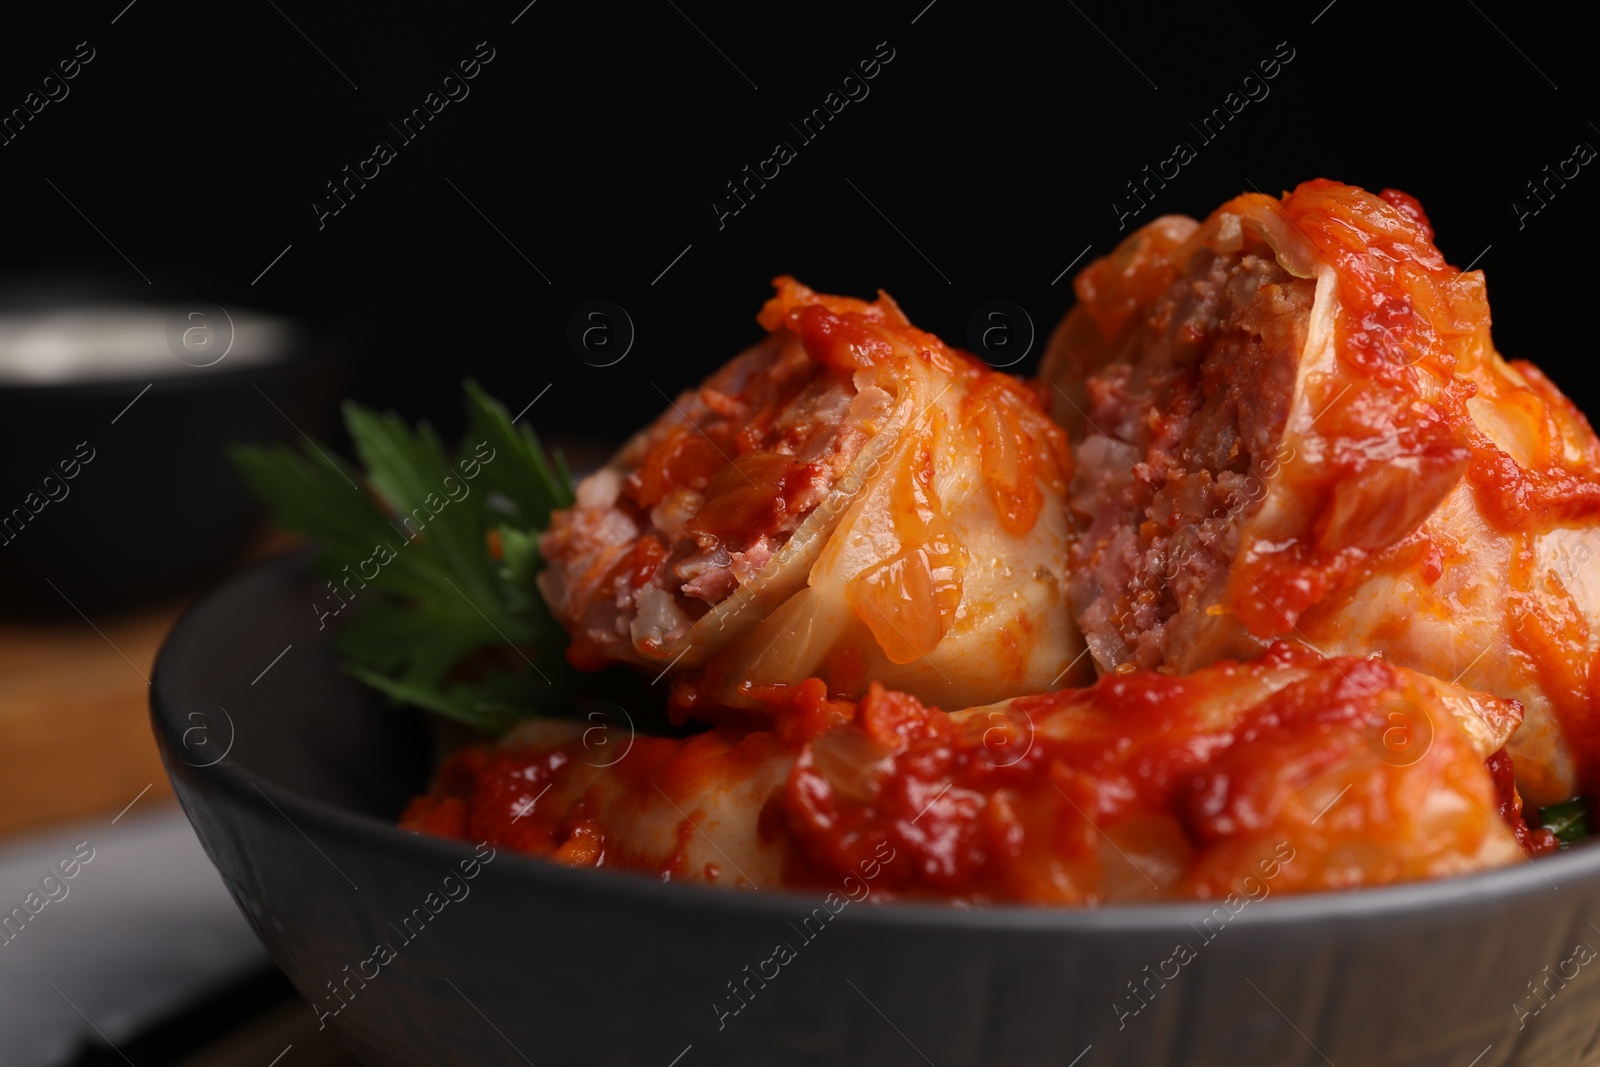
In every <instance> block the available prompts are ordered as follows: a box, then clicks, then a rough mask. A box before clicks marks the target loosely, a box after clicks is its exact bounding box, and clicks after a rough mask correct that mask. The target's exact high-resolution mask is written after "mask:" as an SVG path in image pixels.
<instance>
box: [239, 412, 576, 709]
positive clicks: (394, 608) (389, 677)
mask: <svg viewBox="0 0 1600 1067" xmlns="http://www.w3.org/2000/svg"><path fill="white" fill-rule="evenodd" d="M465 390H466V405H467V414H468V425H469V429H468V432H467V435H466V439H465V440H464V441H463V443H462V445H461V447H460V448H459V449H458V450H457V452H456V458H455V462H454V463H452V462H451V458H450V456H448V455H447V454H446V452H445V449H444V447H443V445H442V444H441V443H440V441H439V437H438V435H437V434H436V433H435V432H434V430H433V428H432V427H431V426H429V425H428V424H426V423H423V424H421V425H419V426H418V427H417V428H416V429H412V428H411V427H409V426H408V425H407V424H406V423H405V422H404V421H403V420H402V419H401V418H400V417H399V416H398V415H395V414H394V413H392V412H391V413H388V414H379V413H377V412H375V411H373V410H371V409H369V408H364V407H362V406H360V405H359V404H355V403H353V402H348V401H347V402H346V403H345V405H344V417H345V425H346V426H347V427H348V429H349V431H350V439H351V441H352V442H353V443H354V445H355V451H356V455H357V457H358V458H359V459H360V461H361V464H362V466H363V467H364V468H365V475H364V477H363V476H362V475H361V474H359V473H358V472H355V471H353V470H351V468H350V467H349V465H348V464H346V463H345V462H344V461H343V460H341V459H340V458H339V457H337V456H335V455H333V454H332V453H330V452H329V451H328V450H327V449H325V448H322V447H321V446H319V445H316V444H314V443H310V442H307V443H306V444H305V445H303V446H302V447H301V448H299V449H294V448H290V447H288V446H285V445H275V446H271V447H259V446H252V445H239V446H235V447H234V448H233V449H232V450H231V455H232V458H233V460H234V462H235V463H236V464H237V465H238V466H239V468H240V470H241V471H242V472H243V473H244V476H245V478H246V479H247V480H248V481H249V482H250V484H251V486H252V488H253V489H254V490H255V491H256V493H257V494H258V495H259V496H260V497H261V498H262V499H263V500H265V501H266V502H267V504H268V505H269V507H270V508H271V510H272V513H273V517H274V519H275V521H276V522H277V523H278V524H279V525H280V526H283V527H285V528H287V529H290V530H294V531H297V532H299V533H303V534H305V535H307V536H308V537H310V538H312V539H313V540H315V541H317V542H319V544H320V546H321V553H320V555H319V557H318V562H317V565H318V569H319V570H320V572H321V573H322V575H323V576H324V577H325V578H326V579H327V580H328V582H329V585H328V587H327V593H326V595H325V596H324V597H323V599H322V600H321V602H320V603H319V604H317V605H312V606H311V607H310V608H309V609H308V610H310V611H312V612H314V613H316V616H317V620H318V621H319V623H321V624H323V625H326V624H328V622H329V619H330V616H333V615H341V616H344V617H342V618H339V620H338V623H339V626H338V633H337V637H336V648H337V650H338V653H339V655H340V657H341V659H342V661H343V667H344V669H345V671H347V672H348V673H349V674H351V675H353V676H355V677H356V678H359V679H360V680H362V681H363V682H365V683H367V684H368V685H371V686H372V687H374V688H376V689H379V690H381V691H383V692H384V693H386V694H388V695H389V696H390V697H392V698H394V699H395V700H397V701H401V702H405V703H410V704H415V705H418V706H420V707H423V708H426V709H429V710H431V711H435V712H438V713H440V714H442V715H446V716H449V717H451V718H453V719H458V720H460V721H461V722H463V723H466V724H467V725H469V726H472V727H475V728H477V729H479V730H483V731H485V732H487V733H500V732H502V731H504V730H506V729H508V728H509V727H510V726H512V725H513V724H515V723H516V722H517V721H518V720H519V719H521V718H523V717H525V716H527V715H529V714H531V713H533V712H534V711H535V710H536V709H537V708H539V707H540V706H541V705H548V704H549V703H550V702H551V701H552V700H553V699H555V698H556V697H557V696H558V694H563V693H565V692H567V691H568V690H569V689H570V682H571V672H570V670H569V668H568V667H567V666H566V664H565V662H564V659H563V656H562V650H563V649H564V648H565V647H566V640H567V639H566V635H565V634H564V633H563V632H562V630H561V627H560V625H559V624H558V623H557V622H556V621H555V619H554V618H553V617H552V616H551V615H550V612H549V610H548V609H547V608H546V607H545V604H544V601H543V599H541V597H540V595H539V591H538V588H537V587H536V585H535V584H534V579H535V577H536V576H537V574H538V572H539V570H540V567H541V565H542V561H541V559H540V557H539V533H540V531H542V530H543V529H544V528H545V526H546V525H548V523H549V521H550V513H551V511H553V510H554V509H556V508H559V507H565V506H568V505H569V504H571V503H572V475H571V473H570V472H569V471H568V470H567V467H566V464H565V462H564V461H563V460H562V458H561V456H560V455H559V453H558V454H556V455H555V456H554V457H553V458H552V457H551V456H549V455H547V454H546V453H545V451H544V449H543V448H542V447H541V446H540V444H539V440H538V438H537V437H536V436H535V435H534V433H533V431H532V430H530V429H528V428H527V427H525V426H523V427H518V426H515V425H513V424H512V422H511V419H510V418H509V417H508V415H507V413H506V409H505V408H504V407H503V406H502V405H501V404H500V403H499V402H498V401H495V400H493V399H491V398H490V397H489V396H488V395H487V394H486V393H484V391H483V390H482V389H481V388H479V387H478V385H477V384H476V383H474V382H471V381H468V382H466V383H465ZM363 483H364V485H363ZM490 531H494V532H495V534H496V537H497V540H498V546H499V552H498V557H499V558H495V555H494V554H492V553H491V550H490V547H489V545H490V540H491V539H490V536H489V535H490ZM374 568H376V574H374V573H373V569H374ZM346 601H348V609H349V610H348V611H346V607H345V604H346Z"/></svg>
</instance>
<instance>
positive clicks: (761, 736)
mask: <svg viewBox="0 0 1600 1067" xmlns="http://www.w3.org/2000/svg"><path fill="white" fill-rule="evenodd" d="M788 699H790V700H791V701H792V702H793V703H794V704H795V705H796V706H795V707H792V708H791V709H790V711H791V712H792V713H791V714H787V715H780V716H775V717H776V718H778V719H779V721H780V722H781V723H782V724H783V725H781V726H780V727H779V728H778V729H776V730H766V729H751V728H750V727H749V726H745V727H736V726H734V725H732V724H731V723H724V724H722V725H720V726H718V727H717V728H716V729H714V730H712V731H708V732H706V733H702V734H699V735H697V736H695V737H692V738H688V739H686V740H667V739H663V738H644V737H640V738H638V739H637V740H636V742H635V744H634V747H633V748H632V749H631V750H629V751H627V752H626V753H625V754H624V755H622V756H621V757H620V758H618V757H610V756H608V757H607V759H606V760H605V761H601V760H600V759H599V758H598V757H597V755H596V753H597V752H599V751H600V750H599V749H598V748H597V747H595V746H585V745H584V743H583V742H584V739H583V737H582V736H581V734H582V729H583V728H582V726H581V725H577V724H571V723H549V722H531V723H528V724H525V725H524V726H522V727H519V728H518V729H517V730H515V731H513V732H512V733H511V734H510V735H508V736H507V737H506V738H505V739H504V740H503V741H502V742H501V743H500V745H499V747H497V748H495V749H473V750H468V751H466V752H463V753H458V754H457V755H456V756H454V757H452V759H451V760H450V762H448V763H447V764H446V766H445V768H444V769H443V770H442V771H441V773H440V775H439V778H438V781H437V783H436V785H435V788H434V791H433V792H432V793H431V794H429V795H428V796H426V797H422V798H419V799H418V800H416V801H414V802H413V804H412V806H411V808H410V809H409V810H408V812H407V814H406V816H405V818H404V819H403V820H402V825H405V826H407V827H409V828H411V829H414V830H422V831H429V832H434V833H442V834H447V835H453V836H460V837H465V838H469V839H472V840H485V839H486V840H489V841H490V842H491V843H493V844H495V845H499V846H504V847H508V848H515V849H520V850H522V851H525V852H530V853H533V854H535V855H540V856H545V857H548V858H550V859H553V860H555V861H557V862H564V863H568V864H572V865H578V866H604V867H616V868H621V869H626V870H634V871H642V872H646V873H649V874H652V875H654V876H656V877H660V878H664V879H668V880H689V881H697V882H706V883H712V884H721V885H732V886H739V887H743V888H749V887H752V886H754V887H760V888H776V887H781V886H788V887H791V888H803V887H815V888H820V889H837V888H838V887H839V886H840V885H844V886H846V887H849V886H850V885H851V884H852V882H851V877H852V876H853V878H854V879H855V884H857V885H858V886H860V885H865V886H867V887H868V889H867V891H869V892H870V893H871V894H873V895H874V896H875V897H877V898H878V899H890V898H893V897H897V896H898V897H913V898H924V899H946V900H961V901H968V902H974V903H981V902H1001V901H1014V902H1032V903H1055V904H1099V903H1107V902H1113V901H1128V900H1159V899H1182V898H1202V899H1222V898H1225V897H1227V896H1228V895H1229V894H1241V893H1242V894H1246V895H1247V896H1249V897H1250V898H1251V899H1259V898H1260V896H1261V895H1265V894H1268V893H1276V892H1292V891H1302V890H1312V889H1335V888H1347V887H1354V886H1361V885H1377V884H1383V883H1390V882H1397V881H1407V880H1412V879H1422V878H1431V877H1438V876H1444V875H1452V874H1459V873H1463V872H1467V871H1474V870H1481V869H1485V868H1489V867H1494V866H1499V865H1503V864H1508V863H1514V862H1517V861H1518V860H1519V859H1520V858H1521V857H1522V856H1523V852H1522V850H1521V849H1520V848H1519V847H1518V844H1517V841H1516V837H1515V830H1516V829H1517V826H1513V825H1511V824H1509V823H1508V822H1507V820H1506V818H1504V817H1503V816H1502V810H1503V808H1504V809H1505V810H1506V811H1507V812H1508V813H1509V814H1510V816H1511V818H1512V819H1513V820H1515V812H1516V809H1515V807H1514V805H1509V804H1508V802H1509V801H1510V800H1512V799H1513V798H1509V797H1504V796H1502V795H1500V792H1499V791H1497V788H1496V785H1495V782H1494V780H1493V777H1492V775H1491V772H1490V769H1489V768H1488V766H1486V760H1487V759H1488V758H1489V757H1490V756H1491V754H1494V753H1496V752H1497V751H1498V750H1500V748H1501V746H1503V745H1504V744H1505V742H1506V739H1507V737H1508V736H1510V734H1511V732H1512V730H1513V729H1515V727H1516V725H1517V723H1518V722H1519V721H1520V709H1519V708H1518V707H1517V705H1516V703H1515V702H1514V701H1505V700H1500V699H1497V698H1494V697H1490V696H1487V695H1485V694H1481V693H1474V692H1471V691H1469V690H1465V689H1462V688H1460V687H1458V686H1453V685H1450V684H1448V683H1446V682H1441V681H1438V680H1436V679H1433V678H1429V677H1427V676H1425V675H1421V674H1417V673H1415V672H1412V671H1408V670H1405V669H1404V668H1399V667H1395V666H1392V665H1390V664H1388V663H1385V662H1383V661H1382V660H1379V659H1365V658H1357V657H1345V658H1342V659H1336V660H1324V659H1322V658H1321V657H1319V656H1316V655H1315V654H1313V653H1310V652H1306V651H1304V650H1299V649H1293V648H1291V647H1290V646H1288V645H1286V644H1279V645H1277V646H1275V647H1274V648H1273V649H1272V650H1271V651H1269V652H1268V654H1267V655H1265V656H1264V657H1263V658H1261V659H1259V660H1256V661H1254V662H1251V663H1245V664H1237V663H1231V662H1230V663H1224V664H1218V665H1214V666H1212V667H1210V668H1207V669H1204V670H1201V671H1199V672H1196V673H1195V674H1192V675H1187V676H1183V677H1174V676H1170V675H1165V674H1160V673H1157V672H1155V671H1140V672H1136V673H1134V674H1131V675H1128V676H1126V677H1121V676H1108V677H1105V678H1102V679H1101V680H1100V681H1099V682H1098V683H1096V684H1095V685H1093V686H1092V687H1090V688H1088V689H1078V690H1065V691H1061V692H1057V693H1052V694H1046V695H1042V696H1032V697H1022V698H1019V699H1016V700H1011V701H1006V702H1002V703H999V704H995V705H991V706H989V707H980V708H972V709H969V710H966V711H960V712H956V713H954V714H946V713H945V712H943V711H939V710H937V709H933V708H929V707H927V706H926V705H924V704H923V703H922V702H920V701H918V700H917V699H916V698H914V697H911V696H908V695H906V694H903V693H895V692H890V691H887V690H885V689H883V688H882V687H879V686H876V685H874V686H873V687H871V689H870V690H869V692H868V695H867V696H866V698H865V699H864V700H862V701H861V702H860V703H859V705H852V704H850V703H848V702H839V701H831V700H829V699H828V698H827V696H826V692H825V687H824V686H823V685H822V683H821V682H819V681H813V682H808V683H806V684H805V685H802V686H799V687H796V689H795V690H794V691H793V693H791V694H790V695H789V698H788ZM1519 825H1520V824H1519ZM863 895H865V894H864V893H863ZM857 899H859V897H858V898H857Z"/></svg>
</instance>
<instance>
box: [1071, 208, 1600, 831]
mask: <svg viewBox="0 0 1600 1067" xmlns="http://www.w3.org/2000/svg"><path fill="white" fill-rule="evenodd" d="M1075 288H1076V290H1077V293H1078V297H1079V304H1078V306H1077V307H1076V308H1075V309H1074V310H1073V311H1072V312H1071V314H1069V315H1068V317H1067V318H1066V320H1065V321H1064V322H1063V323H1062V325H1061V326H1060V328H1059V329H1058V330H1057V332H1056V334H1055V336H1054V338H1053V339H1052V341H1051V345H1050V349H1049V351H1048V353H1047V355H1046V358H1045V363H1044V366H1043V369H1042V378H1043V379H1044V380H1045V381H1046V382H1048V383H1049V384H1051V386H1052V395H1053V397H1054V401H1055V413H1056V415H1057V417H1058V419H1059V420H1060V421H1061V422H1062V423H1063V424H1064V425H1066V426H1067V427H1068V428H1069V431H1070V435H1071V438H1072V440H1073V442H1074V448H1075V457H1076V462H1077V470H1076V474H1075V480H1074V483H1073V488H1072V504H1071V506H1072V509H1073V513H1074V515H1075V516H1076V517H1077V520H1078V523H1079V526H1080V528H1081V530H1082V535H1081V538H1080V539H1079V540H1078V541H1077V543H1076V546H1075V548H1074V551H1073V554H1072V562H1071V566H1070V567H1069V574H1070V579H1069V589H1070V596H1071V600H1072V603H1073V608H1074V612H1075V614H1076V618H1077V620H1078V622H1079V623H1080V624H1081V626H1082V627H1083V630H1084V632H1085V635H1086V637H1087V639H1088V643H1089V647H1090V650H1091V652H1092V654H1093V657H1094V660H1095V662H1096V665H1097V666H1098V667H1099V669H1100V670H1102V671H1122V670H1131V669H1135V668H1154V667H1161V668H1163V669H1168V670H1176V671H1179V672H1184V671H1190V670H1194V669H1195V668H1197V667H1200V666H1203V665H1205V664H1207V663H1211V662H1213V661H1216V660H1218V659H1221V658H1224V657H1228V658H1248V657H1251V656H1255V655H1260V654H1261V653H1262V652H1263V651H1264V650H1265V649H1266V648H1267V647H1268V645H1269V644H1270V643H1271V642H1273V641H1275V640H1278V639H1287V640H1290V641H1295V642H1298V643H1301V644H1304V645H1306V646H1309V647H1311V648H1314V649H1317V650H1319V651H1320V652H1322V653H1324V654H1327V655H1338V654H1342V653H1352V654H1367V653H1374V652H1375V653H1381V654H1382V655H1384V656H1385V657H1387V658H1388V659H1390V660H1391V661H1393V662H1395V663H1398V664H1402V665H1404V666H1407V667H1411V668H1414V669H1416V670H1419V671H1423V672H1426V673H1428V674H1432V675H1434V676H1436V677H1439V678H1444V679H1453V680H1459V681H1460V682H1462V683H1463V684H1464V685H1467V686H1470V687H1472V688H1475V689H1481V690H1485V691H1488V692H1493V693H1495V694H1496V695H1498V696H1502V697H1508V698H1514V699H1516V700H1519V701H1521V702H1522V704H1523V705H1524V707H1525V709H1526V716H1527V719H1526V722H1525V723H1524V725H1523V726H1522V728H1521V729H1520V730H1519V731H1518V733H1517V734H1516V736H1515V737H1514V738H1513V739H1512V740H1511V752H1512V755H1513V756H1514V758H1515V763H1516V768H1517V780H1518V783H1519V785H1520V786H1521V788H1522V790H1523V792H1524V793H1525V794H1527V796H1528V797H1529V799H1530V800H1531V801H1533V802H1536V803H1539V804H1547V803H1551V802H1554V801H1557V800H1560V799H1563V798H1565V797H1567V796H1570V795H1572V794H1573V793H1574V791H1576V790H1577V789H1578V788H1580V787H1585V788H1589V789H1593V788H1595V787H1596V786H1597V785H1600V774H1597V771H1600V715H1597V710H1596V701H1595V698H1594V696H1593V695H1592V691H1591V677H1592V675H1591V665H1592V664H1594V663H1595V662H1597V660H1596V653H1597V651H1600V559H1597V557H1600V530H1597V520H1600V443H1597V442H1596V439H1595V436H1594V434H1593V432H1592V431H1591V430H1590V428H1589V425H1588V423H1587V421H1586V420H1585V419H1584V417H1583V416H1582V414H1580V413H1579V412H1578V411H1577V409H1576V408H1575V407H1574V406H1573V405H1572V404H1571V402H1569V401H1568V400H1567V398H1566V397H1564V396H1563V395H1562V394H1561V392H1560V391H1559V390H1558V389H1557V388H1556V387H1555V385H1553V384H1552V383H1551V382H1550V381H1549V380H1548V379H1547V378H1546V377H1545V376H1544V375H1543V374H1541V373H1540V372H1539V370H1538V369H1537V368H1535V367H1534V366H1533V365H1532V364H1530V363H1525V362H1520V361H1519V362H1513V363H1507V362H1506V361H1505V360H1503V359H1502V358H1501V357H1500V355H1499V354H1498V353H1497V352H1496V351H1495V349H1494V346H1493V344H1492V342H1491V340H1490V335H1489V305H1488V300H1487V298H1486V295H1485V287H1484V276H1483V273H1482V272H1480V271H1471V272H1463V271H1460V270H1457V269H1456V268H1454V267H1452V266H1450V265H1449V264H1447V263H1446V262H1445V260H1444V258H1443V257H1442V256H1441V255H1440V254H1439V251H1438V250H1437V248H1435V247H1434V244H1433V231H1432V229H1431V227H1430V224H1429V222H1428V219H1427V217H1426V216H1425V214H1424V213H1423V211H1422V208H1421V207H1420V206H1419V205H1418V204H1417V202H1416V201H1415V200H1413V199H1412V198H1411V197H1409V196H1406V195H1405V194H1403V193H1399V192H1396V191H1393V190H1390V191H1386V192H1384V193H1383V194H1382V195H1373V194H1370V193H1367V192H1365V191H1363V190H1360V189H1357V188H1353V187H1351V186H1348V185H1341V184H1338V183H1335V182H1331V181H1326V180H1318V181H1312V182H1308V183H1306V184H1304V185H1301V186H1300V187H1299V188H1297V189H1296V190H1294V191H1293V192H1292V193H1289V194H1287V195H1285V196H1284V197H1283V198H1281V199H1278V198H1274V197H1270V196H1265V195H1260V194H1247V195H1244V196H1241V197H1239V198H1237V199H1235V200H1232V201H1230V202H1228V203H1226V204H1224V205H1223V206H1222V207H1220V208H1218V209H1217V210H1216V211H1215V212H1214V213H1213V214H1212V215H1211V216H1210V217H1209V218H1208V219H1206V220H1205V222H1203V223H1196V222H1194V221H1193V220H1190V219H1184V218H1164V219H1159V220H1156V221H1155V222H1152V223H1151V224H1149V225H1148V226H1146V227H1144V228H1143V229H1142V230H1140V231H1138V232H1137V233H1135V234H1133V235H1132V236H1130V237H1129V238H1128V239H1127V240H1126V241H1124V242H1123V244H1122V245H1121V247H1119V248H1118V249H1116V250H1115V251H1114V252H1113V253H1112V254H1111V255H1110V256H1108V257H1106V258H1105V259H1102V260H1100V261H1098V262H1096V263H1093V264H1091V265H1090V266H1089V267H1088V268H1086V269H1085V270H1084V271H1083V273H1082V274H1081V275H1080V276H1079V277H1078V278H1077V280H1076V282H1075Z"/></svg>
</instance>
